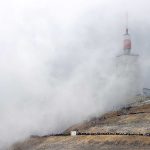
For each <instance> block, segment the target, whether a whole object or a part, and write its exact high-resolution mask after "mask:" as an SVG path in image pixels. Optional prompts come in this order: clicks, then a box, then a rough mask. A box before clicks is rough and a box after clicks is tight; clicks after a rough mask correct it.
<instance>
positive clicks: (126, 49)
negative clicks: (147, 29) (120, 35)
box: [123, 13, 131, 55]
mask: <svg viewBox="0 0 150 150" xmlns="http://www.w3.org/2000/svg"><path fill="white" fill-rule="evenodd" d="M123 50H124V54H126V55H129V54H130V52H131V38H130V35H129V30H128V13H127V14H126V32H125V34H124V41H123Z"/></svg>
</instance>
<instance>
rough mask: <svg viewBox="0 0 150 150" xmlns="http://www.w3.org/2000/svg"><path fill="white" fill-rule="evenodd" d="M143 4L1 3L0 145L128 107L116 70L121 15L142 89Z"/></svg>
mask: <svg viewBox="0 0 150 150" xmlns="http://www.w3.org/2000/svg"><path fill="white" fill-rule="evenodd" d="M149 6H150V2H149V0H138V1H137V0H76V1H73V0H63V1H61V0H42V1H40V0H21V1H19V0H5V1H2V0H1V1H0V122H1V123H0V148H1V149H4V147H5V146H8V145H10V144H12V143H14V142H16V141H18V140H22V139H25V138H26V137H29V136H30V135H32V134H37V135H43V134H49V133H58V132H61V131H63V130H65V129H66V128H68V127H69V126H71V125H73V124H74V123H78V122H80V121H83V120H86V119H89V118H90V117H92V116H99V115H101V114H103V113H105V112H106V111H109V110H111V109H113V108H114V107H119V106H120V105H123V104H126V103H129V101H126V99H128V96H132V93H130V88H129V86H128V85H127V84H126V81H125V80H120V79H118V78H117V76H116V73H115V59H116V55H118V54H119V53H121V52H122V47H123V45H122V43H123V36H122V35H123V34H124V32H125V14H126V12H128V15H129V32H130V34H131V37H132V47H133V48H132V52H133V53H136V54H139V55H140V63H141V64H140V65H141V68H142V70H141V72H140V74H141V75H142V78H141V81H140V82H141V84H143V87H147V88H149V87H150V80H149V76H150V70H149V68H150V59H149V55H150V44H149V43H150V42H149V39H150V19H149V14H150V9H149ZM126 93H128V94H129V95H128V94H126ZM130 94H131V95H130Z"/></svg>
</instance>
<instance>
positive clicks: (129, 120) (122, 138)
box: [10, 104, 150, 150]
mask: <svg viewBox="0 0 150 150" xmlns="http://www.w3.org/2000/svg"><path fill="white" fill-rule="evenodd" d="M71 130H78V131H79V132H86V133H90V132H92V133H96V132H111V133H113V132H114V133H115V132H121V133H124V132H128V133H142V134H145V133H150V104H140V105H135V106H132V107H130V106H128V107H126V108H122V109H120V110H118V111H114V112H109V113H107V114H104V115H103V116H101V117H97V118H92V119H91V120H90V121H86V122H83V123H80V124H77V125H74V126H72V127H70V128H69V129H67V130H66V131H65V133H69V132H70V131H71ZM110 149H111V150H112V149H114V150H127V149H128V150H149V149H150V136H139V135H131V136H129V135H81V136H76V137H71V136H49V137H35V138H29V139H27V140H25V141H23V142H19V143H16V144H15V145H14V146H13V147H11V148H10V150H110Z"/></svg>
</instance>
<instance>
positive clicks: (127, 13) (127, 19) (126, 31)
mask: <svg viewBox="0 0 150 150" xmlns="http://www.w3.org/2000/svg"><path fill="white" fill-rule="evenodd" d="M126 34H127V35H128V12H127V13H126Z"/></svg>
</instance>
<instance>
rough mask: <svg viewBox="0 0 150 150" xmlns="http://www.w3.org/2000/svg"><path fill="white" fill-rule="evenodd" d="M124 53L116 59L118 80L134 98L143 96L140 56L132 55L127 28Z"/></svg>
mask: <svg viewBox="0 0 150 150" xmlns="http://www.w3.org/2000/svg"><path fill="white" fill-rule="evenodd" d="M123 38H124V39H123V51H122V53H121V54H120V55H118V56H117V57H116V67H117V78H118V80H119V79H120V82H123V84H122V85H123V86H124V87H122V88H124V89H125V90H126V91H127V93H126V94H129V93H130V94H131V95H132V96H136V95H139V94H141V86H140V81H141V80H140V65H139V55H138V54H134V53H132V51H131V50H132V49H131V48H132V42H131V37H130V34H129V31H128V27H126V30H125V34H124V35H123Z"/></svg>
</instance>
